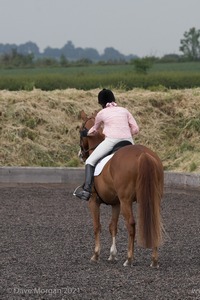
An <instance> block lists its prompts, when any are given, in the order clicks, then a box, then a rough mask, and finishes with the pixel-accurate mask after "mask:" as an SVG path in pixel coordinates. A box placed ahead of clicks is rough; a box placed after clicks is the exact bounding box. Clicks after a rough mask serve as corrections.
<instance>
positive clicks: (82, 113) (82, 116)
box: [79, 110, 87, 121]
mask: <svg viewBox="0 0 200 300" xmlns="http://www.w3.org/2000/svg"><path fill="white" fill-rule="evenodd" d="M79 119H82V120H83V121H85V120H86V119H87V115H86V113H85V112H84V110H81V111H80V112H79Z"/></svg>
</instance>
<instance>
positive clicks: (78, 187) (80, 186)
mask: <svg viewBox="0 0 200 300" xmlns="http://www.w3.org/2000/svg"><path fill="white" fill-rule="evenodd" d="M80 188H83V185H79V186H77V188H75V190H74V192H73V196H76V194H77V193H76V192H77V191H78V189H80Z"/></svg>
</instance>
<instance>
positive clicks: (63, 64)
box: [60, 54, 69, 67]
mask: <svg viewBox="0 0 200 300" xmlns="http://www.w3.org/2000/svg"><path fill="white" fill-rule="evenodd" d="M60 65H61V67H68V66H69V62H68V60H67V59H66V57H65V56H64V54H61V56H60Z"/></svg>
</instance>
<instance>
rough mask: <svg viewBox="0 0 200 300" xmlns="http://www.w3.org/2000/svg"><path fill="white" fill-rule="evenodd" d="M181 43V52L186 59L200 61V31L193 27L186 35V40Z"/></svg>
mask: <svg viewBox="0 0 200 300" xmlns="http://www.w3.org/2000/svg"><path fill="white" fill-rule="evenodd" d="M180 43H181V46H180V48H179V50H180V51H181V52H183V55H184V57H185V58H186V59H188V60H194V61H195V60H199V59H200V30H197V29H195V27H192V28H191V29H190V30H189V31H186V32H185V33H184V38H183V39H181V41H180Z"/></svg>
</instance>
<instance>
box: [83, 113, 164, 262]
mask: <svg viewBox="0 0 200 300" xmlns="http://www.w3.org/2000/svg"><path fill="white" fill-rule="evenodd" d="M95 115H96V113H93V114H92V115H91V116H89V117H88V116H87V114H86V113H85V112H84V110H83V111H81V112H80V117H81V119H82V125H81V126H79V133H80V152H79V157H81V159H82V161H85V160H86V159H87V157H88V156H89V155H90V154H91V153H92V151H93V150H94V149H95V148H96V147H97V145H98V144H99V143H100V142H101V141H103V139H104V135H103V133H102V130H101V131H100V132H99V133H98V134H97V135H95V136H85V135H84V134H83V132H84V131H85V130H89V129H90V128H91V127H92V126H93V125H94V122H95ZM163 187H164V171H163V165H162V162H161V160H160V158H159V157H158V155H157V154H156V153H155V152H153V151H152V150H150V149H149V148H147V147H145V146H143V145H139V144H138V145H132V144H131V145H126V146H124V147H122V148H120V149H118V150H117V151H116V152H115V153H114V155H113V156H112V158H111V159H110V160H109V161H108V162H107V163H106V164H105V166H104V168H103V170H102V172H101V174H100V175H98V176H94V180H93V191H92V195H91V197H90V199H89V202H88V205H89V209H90V212H91V215H92V220H93V229H94V238H95V247H94V253H93V255H92V257H91V260H92V261H95V262H97V261H98V259H99V256H100V248H101V245H100V232H101V223H100V205H101V204H102V203H104V204H107V205H110V206H111V207H112V217H111V221H110V224H109V231H110V234H111V237H112V244H111V248H110V255H109V258H108V260H110V261H115V260H117V257H116V255H117V247H116V235H117V225H118V219H119V215H120V213H121V214H122V215H123V217H124V220H125V223H126V228H127V231H128V250H127V258H126V260H125V262H124V264H123V265H124V266H129V265H131V264H132V262H133V260H134V240H135V236H136V221H135V217H134V215H133V202H136V203H137V204H136V207H137V223H138V224H137V243H138V245H139V246H141V247H144V248H152V259H151V266H152V267H159V264H158V247H159V246H160V245H161V244H162V242H163V233H164V227H163V223H162V217H161V200H162V196H163Z"/></svg>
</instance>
